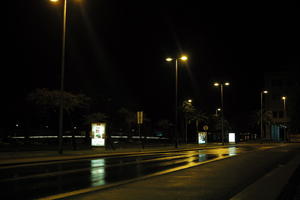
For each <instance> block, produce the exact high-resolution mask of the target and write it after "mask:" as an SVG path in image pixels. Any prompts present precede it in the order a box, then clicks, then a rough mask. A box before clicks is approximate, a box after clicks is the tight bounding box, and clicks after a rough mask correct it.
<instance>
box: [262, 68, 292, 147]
mask: <svg viewBox="0 0 300 200" xmlns="http://www.w3.org/2000/svg"><path fill="white" fill-rule="evenodd" d="M264 81H265V89H266V90H268V94H267V95H264V99H265V101H264V109H265V111H269V112H270V113H271V121H272V122H273V123H272V124H270V125H265V137H266V138H267V139H272V140H275V141H283V140H286V139H287V134H288V129H287V127H288V126H287V125H288V122H289V106H288V101H289V96H290V95H289V94H292V92H293V90H294V89H295V87H296V86H297V84H298V83H297V79H296V77H295V74H293V73H290V72H271V73H265V76H264Z"/></svg>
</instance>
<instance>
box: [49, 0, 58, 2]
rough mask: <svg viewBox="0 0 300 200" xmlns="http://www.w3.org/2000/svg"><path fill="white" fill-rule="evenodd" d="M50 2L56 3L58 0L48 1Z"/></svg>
mask: <svg viewBox="0 0 300 200" xmlns="http://www.w3.org/2000/svg"><path fill="white" fill-rule="evenodd" d="M50 1H51V2H58V1H59V0H50Z"/></svg>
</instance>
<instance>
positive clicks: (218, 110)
mask: <svg viewBox="0 0 300 200" xmlns="http://www.w3.org/2000/svg"><path fill="white" fill-rule="evenodd" d="M220 111H221V108H217V109H216V117H218V112H220Z"/></svg>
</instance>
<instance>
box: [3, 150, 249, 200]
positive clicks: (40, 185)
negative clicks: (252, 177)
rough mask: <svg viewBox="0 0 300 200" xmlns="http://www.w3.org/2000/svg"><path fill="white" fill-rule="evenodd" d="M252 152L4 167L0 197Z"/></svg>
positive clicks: (44, 193)
mask: <svg viewBox="0 0 300 200" xmlns="http://www.w3.org/2000/svg"><path fill="white" fill-rule="evenodd" d="M249 150H252V149H249V148H248V149H247V148H237V147H230V148H218V149H207V150H196V151H195V150H193V151H181V152H166V153H155V154H147V155H135V156H118V157H107V158H98V159H85V160H77V161H68V162H66V161H65V162H50V163H43V164H31V165H25V166H10V167H1V168H0V177H1V180H0V183H1V185H4V190H3V191H4V192H2V194H1V196H2V197H5V198H20V197H22V199H32V198H38V197H43V196H47V195H53V194H58V193H64V192H68V191H73V190H78V189H83V188H89V187H96V186H101V185H106V184H111V183H116V182H120V181H124V180H128V179H133V178H137V177H142V176H146V175H149V174H152V173H156V172H160V171H164V170H170V169H175V168H176V167H179V166H193V165H198V164H199V163H201V162H205V161H207V160H213V159H217V158H220V157H228V156H234V155H237V154H240V153H242V152H246V151H249Z"/></svg>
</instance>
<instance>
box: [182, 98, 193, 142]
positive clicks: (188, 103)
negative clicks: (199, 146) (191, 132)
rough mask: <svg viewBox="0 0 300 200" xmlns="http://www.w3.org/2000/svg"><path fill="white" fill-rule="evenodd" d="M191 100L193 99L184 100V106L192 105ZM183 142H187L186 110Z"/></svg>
mask: <svg viewBox="0 0 300 200" xmlns="http://www.w3.org/2000/svg"><path fill="white" fill-rule="evenodd" d="M192 102H193V100H192V99H188V100H186V101H185V102H184V106H192ZM184 118H185V143H186V144H187V143H188V142H187V132H188V130H187V129H188V125H187V124H188V117H187V112H185V117H184Z"/></svg>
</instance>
